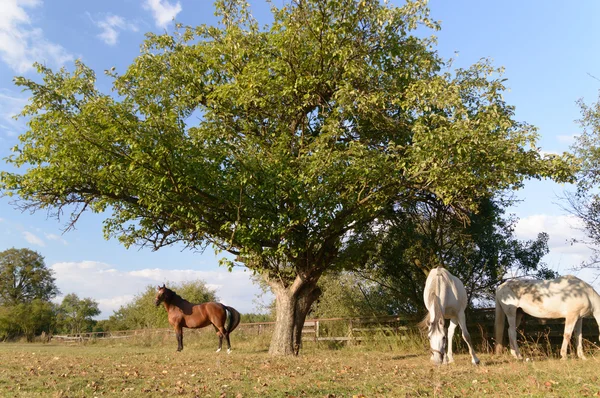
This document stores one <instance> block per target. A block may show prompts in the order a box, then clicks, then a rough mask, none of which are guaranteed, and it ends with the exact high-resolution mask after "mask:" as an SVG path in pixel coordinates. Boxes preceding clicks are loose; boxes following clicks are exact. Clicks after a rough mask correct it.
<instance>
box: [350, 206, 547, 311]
mask: <svg viewBox="0 0 600 398" xmlns="http://www.w3.org/2000/svg"><path fill="white" fill-rule="evenodd" d="M431 199H432V200H430V201H428V202H426V201H422V202H421V203H419V204H418V205H417V206H414V207H412V208H405V209H403V210H402V211H399V212H397V214H396V218H390V222H389V224H388V225H387V226H381V227H380V228H379V230H378V231H377V232H376V234H377V239H374V238H373V237H370V238H368V239H362V240H360V241H359V243H361V244H360V245H359V246H358V248H357V249H356V251H357V252H359V251H360V253H361V255H362V256H363V257H364V258H365V260H364V262H365V263H366V264H367V266H366V267H362V268H361V269H358V270H356V272H357V274H358V275H360V276H361V277H362V278H364V279H366V280H370V281H372V282H376V283H377V284H378V285H380V286H381V287H382V292H380V294H383V295H385V296H386V297H387V301H388V305H389V310H390V311H391V312H392V313H405V314H417V313H421V312H422V311H423V288H424V286H425V279H426V273H427V272H428V270H429V269H431V268H434V267H437V266H443V267H445V268H447V269H448V270H449V271H450V272H452V273H453V274H454V275H456V276H457V277H459V278H460V279H461V281H463V283H464V284H465V288H466V289H467V294H468V296H469V300H470V301H471V302H472V301H473V300H475V301H476V302H477V305H484V306H485V305H489V304H490V303H491V302H492V301H493V297H494V289H495V288H496V286H497V285H498V284H499V283H501V282H502V281H503V280H504V278H505V276H506V275H507V274H508V275H511V276H524V275H527V276H534V277H539V278H543V279H547V278H552V277H555V276H556V275H555V273H554V272H553V271H552V270H550V269H548V268H547V266H546V265H545V264H544V263H543V262H542V261H541V260H542V258H543V256H544V255H546V254H547V253H548V235H547V234H545V233H540V234H539V235H538V237H537V239H535V240H532V241H521V240H519V239H517V238H516V237H515V236H514V226H515V224H516V222H517V220H516V219H515V218H514V217H505V214H504V213H505V210H504V209H505V207H506V205H507V204H509V203H510V202H511V201H507V200H506V199H502V198H501V197H496V198H482V199H481V200H480V201H479V203H478V206H477V209H476V211H473V212H469V213H468V214H467V217H468V218H467V219H466V220H461V219H460V218H457V217H455V216H454V215H453V214H452V213H453V212H454V210H453V209H452V208H451V207H448V206H446V205H444V204H443V203H440V202H439V201H436V200H434V198H431ZM363 241H367V242H369V244H370V245H371V246H370V247H367V246H366V245H364V244H362V242H363ZM356 258H357V256H354V259H356ZM351 261H352V259H350V265H349V267H348V268H349V269H351V268H352V262H351Z"/></svg>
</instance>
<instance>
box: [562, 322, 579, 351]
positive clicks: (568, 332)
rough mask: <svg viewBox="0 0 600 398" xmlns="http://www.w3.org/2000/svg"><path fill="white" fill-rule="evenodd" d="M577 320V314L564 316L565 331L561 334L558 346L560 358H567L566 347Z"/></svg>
mask: <svg viewBox="0 0 600 398" xmlns="http://www.w3.org/2000/svg"><path fill="white" fill-rule="evenodd" d="M578 320H579V317H578V316H577V315H575V316H569V317H567V318H565V332H564V334H563V342H562V346H561V347H560V359H567V348H568V347H569V342H570V341H571V336H572V335H573V329H574V328H575V324H576V323H577V321H578Z"/></svg>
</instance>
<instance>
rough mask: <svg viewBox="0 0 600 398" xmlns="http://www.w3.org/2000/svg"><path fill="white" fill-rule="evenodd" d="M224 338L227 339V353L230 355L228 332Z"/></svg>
mask: <svg viewBox="0 0 600 398" xmlns="http://www.w3.org/2000/svg"><path fill="white" fill-rule="evenodd" d="M225 338H226V339H227V353H228V354H231V342H230V341H229V332H227V334H226V335H225Z"/></svg>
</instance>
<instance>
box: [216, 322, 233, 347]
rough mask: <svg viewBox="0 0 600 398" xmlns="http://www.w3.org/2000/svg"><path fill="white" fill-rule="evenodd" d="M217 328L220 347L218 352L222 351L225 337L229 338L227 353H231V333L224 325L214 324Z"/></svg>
mask: <svg viewBox="0 0 600 398" xmlns="http://www.w3.org/2000/svg"><path fill="white" fill-rule="evenodd" d="M214 327H215V329H217V330H218V332H217V334H218V335H219V349H218V350H217V352H219V351H221V345H222V344H223V337H225V339H226V340H227V353H228V354H229V353H231V343H230V342H229V333H227V330H225V328H224V327H223V326H217V325H214Z"/></svg>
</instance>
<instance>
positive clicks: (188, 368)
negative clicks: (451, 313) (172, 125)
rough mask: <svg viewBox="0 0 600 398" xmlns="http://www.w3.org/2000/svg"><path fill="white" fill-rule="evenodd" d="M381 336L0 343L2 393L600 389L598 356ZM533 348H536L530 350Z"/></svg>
mask: <svg viewBox="0 0 600 398" xmlns="http://www.w3.org/2000/svg"><path fill="white" fill-rule="evenodd" d="M415 341H416V342H419V339H418V338H415V339H414V340H413V341H400V339H396V338H388V339H385V338H379V339H374V340H373V341H371V342H366V343H365V344H361V345H357V346H343V345H335V346H334V345H329V344H328V345H325V344H319V345H316V344H314V343H312V342H308V343H306V344H305V347H304V350H303V351H302V353H301V355H300V356H299V357H292V358H273V357H270V356H269V355H268V354H267V348H268V336H266V335H263V336H258V337H257V336H255V335H252V334H244V333H240V334H239V335H238V336H235V335H232V343H233V345H234V347H233V348H234V352H233V353H232V354H231V355H227V354H226V353H224V352H221V353H218V354H217V353H215V352H214V350H215V348H216V343H217V341H216V337H215V336H214V334H212V333H206V332H205V333H201V334H190V333H187V334H186V336H185V338H184V344H185V349H184V351H183V352H180V353H177V352H175V348H176V342H175V338H174V337H173V336H167V337H163V336H155V337H141V338H137V339H134V340H119V341H116V342H114V341H113V342H97V343H87V344H84V345H79V344H75V345H64V344H54V343H51V344H17V343H3V344H0V356H1V358H2V365H1V366H0V395H1V396H23V397H28V396H43V397H94V396H97V397H100V396H110V397H120V396H125V397H140V396H145V397H146V396H156V397H159V396H177V395H179V396H186V397H194V396H199V397H301V396H306V397H405V396H407V397H417V396H429V397H433V396H443V397H461V396H469V397H471V396H502V397H505V396H540V397H541V396H544V397H547V396H556V397H565V396H595V395H596V394H597V393H599V392H600V378H599V377H598V376H597V375H598V371H597V369H598V368H599V366H600V355H599V356H598V357H596V356H594V354H595V352H594V351H591V352H590V354H589V359H588V360H587V361H580V360H576V359H569V360H568V361H560V360H558V359H555V358H548V357H546V356H544V355H539V353H537V355H538V356H537V357H535V358H534V359H533V360H530V361H527V362H517V361H515V360H513V359H512V358H510V357H509V356H500V357H496V356H491V355H489V354H485V353H482V354H481V355H480V358H481V360H482V365H480V366H479V367H474V366H472V365H471V364H470V357H469V356H468V355H466V354H462V353H461V354H458V355H456V356H455V359H456V362H455V363H454V364H451V365H448V366H441V367H436V366H433V365H432V364H430V362H429V354H428V352H427V345H426V344H421V343H422V341H421V343H415ZM532 352H533V353H534V354H535V352H534V351H532Z"/></svg>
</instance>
